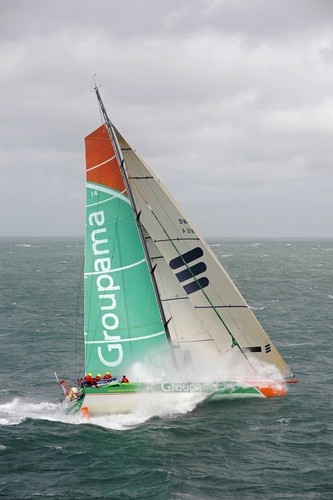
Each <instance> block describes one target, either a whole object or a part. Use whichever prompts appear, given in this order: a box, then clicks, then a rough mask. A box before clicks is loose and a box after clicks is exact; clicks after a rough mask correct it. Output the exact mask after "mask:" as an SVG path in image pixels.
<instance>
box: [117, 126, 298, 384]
mask: <svg viewBox="0 0 333 500" xmlns="http://www.w3.org/2000/svg"><path fill="white" fill-rule="evenodd" d="M116 136H117V139H118V142H119V145H120V148H121V150H122V154H123V157H124V160H125V165H126V169H127V173H128V177H129V182H130V185H131V189H132V194H133V197H134V200H135V204H136V207H137V211H138V212H139V213H140V221H141V223H142V225H143V226H144V228H145V230H146V233H147V234H146V236H147V238H146V239H147V245H148V249H149V253H150V257H151V259H152V261H153V264H156V269H155V276H156V279H157V283H158V289H159V293H160V297H161V300H162V305H163V309H164V313H165V317H166V319H167V320H170V321H169V323H168V327H169V331H170V335H171V340H172V343H173V345H174V346H177V347H178V348H179V349H180V356H181V357H182V358H183V359H184V358H185V361H186V358H187V357H188V355H189V356H190V354H189V353H191V352H195V350H196V349H197V348H198V345H199V344H201V346H200V349H201V350H202V351H205V352H206V351H207V350H208V351H210V350H212V351H213V352H215V353H216V352H217V353H220V354H222V355H223V354H224V353H225V352H227V351H230V349H231V348H233V349H235V350H237V351H239V352H241V353H242V354H243V355H244V356H243V358H244V359H247V360H248V361H249V362H250V364H251V365H252V366H253V367H254V368H255V369H257V368H259V367H264V366H267V365H274V366H276V367H277V368H278V369H279V371H280V372H281V374H282V375H283V376H291V375H292V372H291V370H290V368H289V366H288V365H287V364H286V363H285V361H284V360H283V358H282V357H281V355H280V354H279V352H278V351H277V349H276V347H275V346H274V344H273V343H272V341H271V340H270V338H269V337H268V335H267V334H266V332H265V331H264V330H263V328H262V327H261V325H260V324H259V322H258V321H257V319H256V318H255V316H254V314H253V313H252V311H251V310H250V308H249V306H248V305H247V303H246V302H245V300H244V298H243V297H242V295H241V294H240V292H239V291H238V289H237V288H236V286H235V285H234V283H233V282H232V280H231V279H230V277H229V276H228V274H227V273H226V271H225V269H224V268H223V266H222V265H221V263H220V261H219V260H218V259H217V257H216V256H215V254H214V253H213V252H212V251H211V249H210V248H209V246H208V244H207V243H206V242H205V240H204V238H203V237H202V236H201V235H200V234H199V232H198V230H197V229H196V228H195V227H194V226H193V224H192V223H191V222H190V220H189V219H188V217H187V216H186V215H185V214H184V212H183V211H182V210H181V208H180V207H179V205H178V204H177V202H176V201H175V200H174V199H173V198H172V196H171V195H170V194H169V193H168V191H167V189H166V188H165V187H164V186H163V184H162V183H161V182H160V180H159V179H158V178H157V177H156V176H155V174H154V173H153V172H152V171H151V170H150V168H149V167H148V166H147V165H146V164H145V163H144V162H143V160H142V159H141V158H140V157H139V156H138V155H137V153H136V152H135V151H134V150H133V149H132V148H131V147H130V146H129V144H128V143H127V141H126V140H125V139H124V138H123V136H122V135H121V134H120V133H119V132H118V131H117V130H116ZM191 346H192V347H193V349H192V348H191ZM175 352H176V353H177V349H176V350H175Z"/></svg>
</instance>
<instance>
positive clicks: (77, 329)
mask: <svg viewBox="0 0 333 500" xmlns="http://www.w3.org/2000/svg"><path fill="white" fill-rule="evenodd" d="M83 272H84V257H83V259H82V264H81V272H80V280H79V286H78V291H77V298H76V321H75V337H74V339H75V340H74V376H75V381H76V380H77V379H78V373H77V356H78V352H77V343H78V332H79V310H80V302H81V299H82V282H83V279H82V278H83Z"/></svg>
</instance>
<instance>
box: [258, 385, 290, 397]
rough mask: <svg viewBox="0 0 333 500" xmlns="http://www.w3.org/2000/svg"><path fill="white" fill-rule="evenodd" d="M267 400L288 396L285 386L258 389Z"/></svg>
mask: <svg viewBox="0 0 333 500" xmlns="http://www.w3.org/2000/svg"><path fill="white" fill-rule="evenodd" d="M257 389H258V391H260V392H261V394H263V395H264V396H265V397H266V398H276V397H279V396H285V395H286V388H285V387H284V386H283V385H278V386H277V385H271V386H266V387H257Z"/></svg>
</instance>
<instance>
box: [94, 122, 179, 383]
mask: <svg viewBox="0 0 333 500" xmlns="http://www.w3.org/2000/svg"><path fill="white" fill-rule="evenodd" d="M85 144H86V180H87V185H86V244H85V357H86V372H87V373H88V372H92V373H94V374H96V373H98V372H100V373H105V371H107V370H108V371H111V372H112V373H113V372H114V371H115V372H116V373H126V372H127V370H128V369H129V368H130V366H132V365H133V363H134V362H136V361H140V360H141V361H142V360H144V359H145V358H146V357H147V353H149V355H153V354H154V353H155V352H158V353H159V354H163V355H165V356H169V357H170V349H169V345H168V341H167V337H166V335H165V329H164V325H163V323H162V320H161V316H160V313H159V309H158V306H157V301H156V294H155V291H154V288H153V285H152V280H151V276H150V271H149V268H148V264H147V258H146V256H145V252H144V250H143V246H142V241H141V239H140V236H139V233H138V230H137V224H136V220H135V216H134V213H133V210H132V207H131V203H130V200H129V198H128V193H127V191H126V188H125V184H124V181H123V177H122V174H121V171H120V168H119V162H118V161H117V157H116V153H115V149H114V146H113V144H112V141H111V140H110V136H109V133H108V130H107V127H106V126H105V125H103V126H101V127H100V128H98V129H97V130H95V131H94V132H93V133H92V134H90V135H89V136H88V137H86V139H85Z"/></svg>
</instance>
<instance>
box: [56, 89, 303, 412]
mask: <svg viewBox="0 0 333 500" xmlns="http://www.w3.org/2000/svg"><path fill="white" fill-rule="evenodd" d="M95 92H96V96H97V99H98V103H99V106H100V110H101V112H102V115H103V117H104V121H105V123H104V124H103V125H102V126H101V127H99V128H98V129H97V130H95V131H94V132H93V133H92V134H90V135H89V136H88V137H86V139H85V145H86V178H87V185H86V189H87V191H86V236H85V276H84V277H85V280H84V285H85V304H84V308H85V333H84V336H85V339H84V341H85V370H86V373H85V379H84V380H82V381H79V383H78V385H77V386H75V387H70V386H69V385H68V384H67V383H66V382H65V381H64V380H61V381H59V384H60V385H61V386H62V388H63V391H64V394H65V396H66V401H67V402H68V408H69V409H70V411H77V410H79V409H83V408H84V411H85V413H89V414H90V415H94V414H101V413H103V414H108V413H117V412H124V411H133V410H135V408H136V407H137V405H138V404H139V402H140V401H142V400H143V399H144V398H145V397H147V395H150V396H154V395H156V397H162V398H163V397H169V396H170V394H172V395H175V396H177V395H179V394H185V393H187V394H201V395H202V396H203V398H206V397H207V398H220V397H235V396H236V397H244V396H247V397H249V396H252V397H273V396H282V395H285V393H286V386H287V384H288V383H291V382H295V380H294V379H293V378H292V377H293V374H292V372H291V370H290V368H289V367H288V365H287V364H286V362H285V361H284V360H283V358H282V357H281V355H280V354H279V352H278V351H277V349H276V347H275V346H274V344H273V343H272V341H271V340H270V338H269V337H268V335H267V334H266V332H265V331H264V330H263V328H262V327H261V325H260V324H259V322H258V321H257V319H256V318H255V316H254V315H253V313H252V311H251V310H250V308H249V306H248V305H247V303H246V302H245V300H244V298H243V297H242V296H241V294H240V292H239V291H238V289H237V288H236V286H235V284H234V283H233V282H232V280H231V279H230V277H229V276H228V275H227V273H226V271H225V270H224V268H223V267H222V265H221V263H220V262H219V260H218V259H217V257H216V256H215V254H214V253H213V252H212V250H211V249H210V248H209V246H208V244H207V243H206V242H205V240H204V238H203V237H202V236H201V235H200V234H199V232H198V231H197V229H196V228H195V227H194V226H193V224H192V223H191V222H190V220H189V219H188V217H187V216H186V215H185V214H184V213H183V212H182V210H181V208H180V207H179V205H178V204H177V203H176V202H175V200H173V199H172V197H171V195H170V194H169V193H168V191H167V190H166V188H165V187H164V186H163V185H162V184H161V182H160V180H159V179H158V178H157V177H156V176H155V174H154V173H153V172H152V170H151V169H150V168H149V167H148V166H147V165H146V164H145V163H144V162H143V160H142V159H141V158H140V157H139V156H138V155H137V153H136V152H135V151H134V150H133V149H132V148H131V147H130V145H129V144H128V143H127V141H126V140H125V139H124V137H123V136H122V135H121V134H120V133H119V132H118V130H117V129H116V128H115V127H114V125H113V124H112V123H111V121H110V120H109V118H108V115H107V112H106V110H105V107H104V104H103V102H102V99H101V96H100V93H99V90H98V88H97V87H95ZM107 372H111V373H112V374H114V373H116V374H117V375H115V376H113V377H112V378H113V380H109V381H107V379H106V382H105V381H104V376H105V375H104V374H107ZM124 373H125V374H127V376H128V379H127V378H126V380H124V379H123V375H122V374H124ZM89 374H91V375H89ZM99 374H102V375H99ZM92 375H93V376H94V377H93V376H92ZM208 375H210V379H209V378H208ZM87 377H88V380H87V379H86V378H87ZM89 377H91V379H92V382H91V381H90V379H89ZM96 377H97V379H96ZM100 377H102V380H100ZM177 377H178V379H177ZM186 377H187V378H186ZM212 377H213V378H212ZM173 380H174V381H173ZM88 382H89V383H88Z"/></svg>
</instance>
